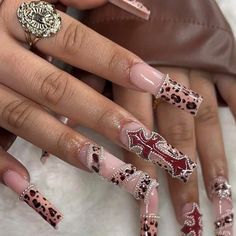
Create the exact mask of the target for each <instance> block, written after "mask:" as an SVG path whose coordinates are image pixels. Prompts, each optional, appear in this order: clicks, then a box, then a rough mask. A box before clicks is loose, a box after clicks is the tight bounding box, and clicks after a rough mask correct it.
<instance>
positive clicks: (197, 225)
mask: <svg viewBox="0 0 236 236" xmlns="http://www.w3.org/2000/svg"><path fill="white" fill-rule="evenodd" d="M182 214H183V216H182V221H183V227H182V228H181V232H182V234H183V236H190V235H194V236H202V232H203V229H202V214H201V213H200V208H199V206H198V204H197V203H195V202H194V203H187V204H186V205H185V206H184V207H183V213H182Z"/></svg>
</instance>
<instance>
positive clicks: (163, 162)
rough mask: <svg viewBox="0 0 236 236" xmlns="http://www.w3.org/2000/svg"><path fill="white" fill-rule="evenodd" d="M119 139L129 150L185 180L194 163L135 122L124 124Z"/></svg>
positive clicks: (156, 134) (157, 135)
mask: <svg viewBox="0 0 236 236" xmlns="http://www.w3.org/2000/svg"><path fill="white" fill-rule="evenodd" d="M121 141H122V143H123V144H125V145H126V146H127V147H128V149H129V150H131V151H133V152H135V153H136V154H137V155H139V156H140V157H142V158H143V159H144V160H146V161H150V162H152V163H154V164H155V165H159V166H160V167H161V168H163V169H165V171H166V172H167V173H168V174H170V175H171V176H172V177H173V178H178V179H180V180H182V181H183V182H186V181H187V180H188V178H189V176H190V175H191V174H192V172H193V170H194V168H195V167H196V163H194V162H193V161H192V160H191V159H190V158H188V157H187V156H186V155H184V154H183V153H181V152H180V151H178V150H177V149H175V148H173V147H172V146H171V145H169V144H167V142H166V140H165V139H164V138H163V137H162V136H161V135H159V134H158V133H156V132H151V133H150V134H149V135H148V132H147V131H146V130H145V129H144V128H142V127H141V128H140V125H138V124H137V123H129V124H127V125H125V126H124V127H123V129H122V132H121Z"/></svg>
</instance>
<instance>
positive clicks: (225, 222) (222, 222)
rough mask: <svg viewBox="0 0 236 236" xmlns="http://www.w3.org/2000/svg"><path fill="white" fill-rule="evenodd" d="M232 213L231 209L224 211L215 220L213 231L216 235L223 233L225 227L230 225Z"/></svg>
mask: <svg viewBox="0 0 236 236" xmlns="http://www.w3.org/2000/svg"><path fill="white" fill-rule="evenodd" d="M233 219H234V214H233V212H232V211H228V212H226V213H225V214H224V215H222V216H221V218H219V219H218V220H216V222H215V232H216V235H217V236H221V235H225V233H224V231H225V228H227V227H230V226H232V224H233Z"/></svg>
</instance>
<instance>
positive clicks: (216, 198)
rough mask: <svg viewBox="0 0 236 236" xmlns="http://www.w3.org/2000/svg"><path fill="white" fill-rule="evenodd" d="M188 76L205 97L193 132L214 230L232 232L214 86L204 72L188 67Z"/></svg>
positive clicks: (229, 196)
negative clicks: (195, 136) (210, 205)
mask: <svg viewBox="0 0 236 236" xmlns="http://www.w3.org/2000/svg"><path fill="white" fill-rule="evenodd" d="M190 77H191V85H192V87H193V88H194V89H196V90H197V91H201V93H202V94H203V96H204V98H205V100H204V102H203V104H202V108H201V110H200V111H199V114H198V116H197V117H196V135H197V147H198V152H199V156H200V160H201V164H202V171H203V176H204V181H205V186H206V189H207V192H208V196H209V198H210V199H211V201H212V203H213V208H214V211H215V216H216V221H215V224H214V225H215V230H216V231H215V233H216V234H217V235H233V232H232V220H233V218H232V214H233V213H232V199H231V189H230V186H229V184H228V168H227V159H226V155H225V151H224V144H223V138H222V133H221V128H220V122H219V117H218V110H217V109H218V105H217V99H216V93H215V87H214V84H213V82H212V81H211V75H210V74H208V73H204V72H199V71H192V72H191V74H190Z"/></svg>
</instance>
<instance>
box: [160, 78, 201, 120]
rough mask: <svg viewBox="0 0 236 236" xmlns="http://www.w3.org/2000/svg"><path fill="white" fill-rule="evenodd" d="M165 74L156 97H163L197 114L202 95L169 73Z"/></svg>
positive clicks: (182, 108)
mask: <svg viewBox="0 0 236 236" xmlns="http://www.w3.org/2000/svg"><path fill="white" fill-rule="evenodd" d="M165 76H166V78H165V80H164V83H163V85H162V87H161V89H160V91H159V92H158V94H157V95H156V98H157V99H158V98H161V99H162V100H164V101H166V102H168V103H170V104H172V105H175V106H176V107H178V108H179V109H181V110H184V111H187V112H189V113H191V114H192V115H196V114H197V112H198V109H199V107H200V105H201V103H202V101H203V98H202V96H200V95H199V94H197V93H195V92H194V91H192V90H190V89H188V88H186V87H185V86H183V85H182V84H179V83H177V82H176V81H174V80H172V79H171V78H170V77H169V75H168V74H167V75H165Z"/></svg>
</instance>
